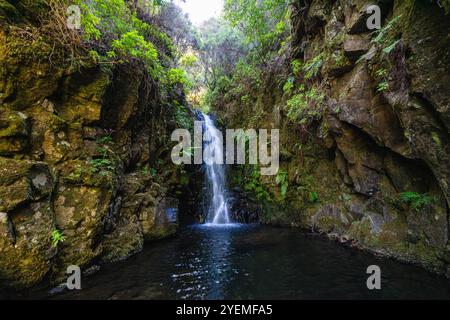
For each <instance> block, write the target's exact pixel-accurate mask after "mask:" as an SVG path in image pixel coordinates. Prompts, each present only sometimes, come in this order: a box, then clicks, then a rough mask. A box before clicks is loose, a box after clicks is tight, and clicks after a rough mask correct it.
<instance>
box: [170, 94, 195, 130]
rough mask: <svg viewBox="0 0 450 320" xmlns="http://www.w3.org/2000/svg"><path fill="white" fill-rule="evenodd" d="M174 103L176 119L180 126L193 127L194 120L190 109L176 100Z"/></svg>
mask: <svg viewBox="0 0 450 320" xmlns="http://www.w3.org/2000/svg"><path fill="white" fill-rule="evenodd" d="M174 104H175V105H174V108H175V121H176V123H177V126H178V128H185V129H192V127H193V121H192V117H191V115H190V113H189V111H188V109H187V108H186V107H185V106H182V105H181V104H179V103H178V102H177V101H174Z"/></svg>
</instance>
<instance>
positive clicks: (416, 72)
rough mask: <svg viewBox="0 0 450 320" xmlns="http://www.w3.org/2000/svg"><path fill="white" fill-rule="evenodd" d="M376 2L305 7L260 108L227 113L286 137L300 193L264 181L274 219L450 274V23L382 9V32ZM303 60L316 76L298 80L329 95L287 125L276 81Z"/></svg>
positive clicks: (418, 6) (425, 4)
mask: <svg viewBox="0 0 450 320" xmlns="http://www.w3.org/2000/svg"><path fill="white" fill-rule="evenodd" d="M373 2H374V1H362V0H354V1H325V0H323V1H319V0H317V1H315V0H314V1H296V2H295V3H294V13H293V15H292V17H293V18H292V25H293V41H292V43H293V44H292V46H293V47H292V50H291V51H290V53H291V57H289V59H287V58H286V59H285V61H281V62H282V63H280V61H277V62H276V63H275V64H274V66H273V71H272V72H269V74H267V75H266V83H265V85H266V86H265V88H267V89H266V91H265V92H256V93H254V95H253V96H252V98H253V99H254V102H255V103H254V104H253V106H251V107H246V110H244V111H241V110H242V108H239V105H238V104H236V103H234V104H233V103H230V104H228V105H227V109H226V112H225V113H223V111H222V115H223V117H224V118H225V120H226V121H228V122H229V123H230V125H231V126H232V127H233V126H234V127H242V126H248V127H253V128H255V127H259V128H264V127H265V128H280V129H281V134H280V136H281V143H280V144H281V146H280V148H281V168H282V170H284V171H285V172H286V173H287V176H288V181H289V186H288V190H287V193H286V196H285V197H282V196H280V186H279V184H278V185H277V183H276V182H275V179H274V178H273V177H262V180H263V182H264V185H265V187H266V188H267V189H268V190H270V191H271V192H272V193H273V194H275V195H276V196H277V199H278V205H279V207H281V209H274V208H273V207H272V206H268V209H267V210H266V212H265V213H264V214H263V215H262V217H261V219H262V220H263V221H264V222H266V223H273V224H283V225H294V226H301V227H305V228H313V229H314V230H317V231H320V232H324V233H327V234H330V235H333V236H334V237H337V238H339V239H340V240H341V241H345V242H347V241H348V242H350V243H352V244H354V245H357V246H359V247H363V248H366V249H368V250H370V251H373V252H378V253H382V254H384V255H388V256H393V257H396V258H398V259H400V260H404V261H408V262H414V263H419V264H421V265H422V266H424V267H426V268H428V269H430V270H434V271H436V272H439V273H447V275H450V245H449V200H450V198H449V181H450V166H449V163H450V161H449V160H450V159H449V157H450V145H449V138H450V136H449V125H450V122H449V103H450V72H449V70H450V55H449V48H450V39H449V38H448V35H449V31H450V19H449V16H448V15H445V11H444V10H443V9H442V8H441V7H439V5H438V4H436V3H435V2H430V1H404V0H402V1H378V5H379V6H380V7H381V11H382V21H383V24H382V29H381V31H379V32H376V33H373V31H371V30H368V29H367V25H366V21H367V18H368V16H369V15H368V14H367V13H366V8H367V6H368V5H370V4H373ZM375 2H376V1H375ZM295 59H297V60H298V61H300V62H301V63H302V65H303V66H306V68H305V67H304V68H303V71H305V72H306V71H307V70H314V71H315V74H314V75H313V76H310V77H309V79H305V78H303V79H302V72H300V75H296V77H297V78H296V79H295V84H296V85H300V83H303V85H304V86H305V87H306V88H315V90H316V92H321V93H324V96H325V98H324V100H323V103H321V102H318V103H316V104H312V105H310V106H309V108H310V109H309V110H308V111H305V113H306V114H308V112H309V114H311V112H312V111H311V110H313V111H314V114H312V115H311V116H310V119H312V120H309V122H307V121H305V122H302V121H300V122H299V123H295V122H294V123H293V122H292V121H289V120H288V119H287V111H286V100H287V99H288V98H289V97H288V96H287V94H286V93H284V92H283V90H282V84H281V85H278V86H277V85H276V83H277V77H280V75H283V74H285V75H286V73H287V72H289V71H286V70H289V69H290V62H291V61H292V60H295ZM308 68H309V69H308ZM314 68H315V69H314ZM309 92H311V91H309ZM317 100H320V99H317ZM255 115H257V116H255ZM242 119H244V120H242ZM300 120H301V119H300ZM405 193H406V194H405ZM402 195H403V196H402ZM408 195H410V196H412V197H417V198H418V202H414V201H413V200H411V199H408ZM282 198H283V199H282ZM420 201H422V203H420Z"/></svg>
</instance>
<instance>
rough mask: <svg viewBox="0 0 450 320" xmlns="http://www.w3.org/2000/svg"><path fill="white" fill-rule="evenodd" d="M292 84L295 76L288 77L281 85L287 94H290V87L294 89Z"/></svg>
mask: <svg viewBox="0 0 450 320" xmlns="http://www.w3.org/2000/svg"><path fill="white" fill-rule="evenodd" d="M294 85H295V78H294V77H289V78H288V80H287V81H286V83H285V84H284V86H283V91H284V92H285V93H287V94H291V93H292V89H294Z"/></svg>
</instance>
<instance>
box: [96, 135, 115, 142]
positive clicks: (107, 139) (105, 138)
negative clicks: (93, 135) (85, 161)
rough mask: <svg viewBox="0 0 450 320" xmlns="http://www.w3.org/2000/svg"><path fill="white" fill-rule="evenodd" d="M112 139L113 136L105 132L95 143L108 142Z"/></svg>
mask: <svg viewBox="0 0 450 320" xmlns="http://www.w3.org/2000/svg"><path fill="white" fill-rule="evenodd" d="M113 141H114V140H113V138H112V137H111V135H109V134H105V135H103V136H101V137H100V138H98V139H97V143H99V144H110V143H112V142H113Z"/></svg>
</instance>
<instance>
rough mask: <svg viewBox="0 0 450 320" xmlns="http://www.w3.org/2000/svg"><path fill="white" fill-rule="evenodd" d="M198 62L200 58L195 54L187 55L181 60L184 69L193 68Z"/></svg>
mask: <svg viewBox="0 0 450 320" xmlns="http://www.w3.org/2000/svg"><path fill="white" fill-rule="evenodd" d="M197 62H198V58H197V56H196V55H195V54H193V53H186V54H185V55H183V56H182V57H181V58H180V65H182V66H183V67H193V66H194V65H195V64H196V63H197Z"/></svg>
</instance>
